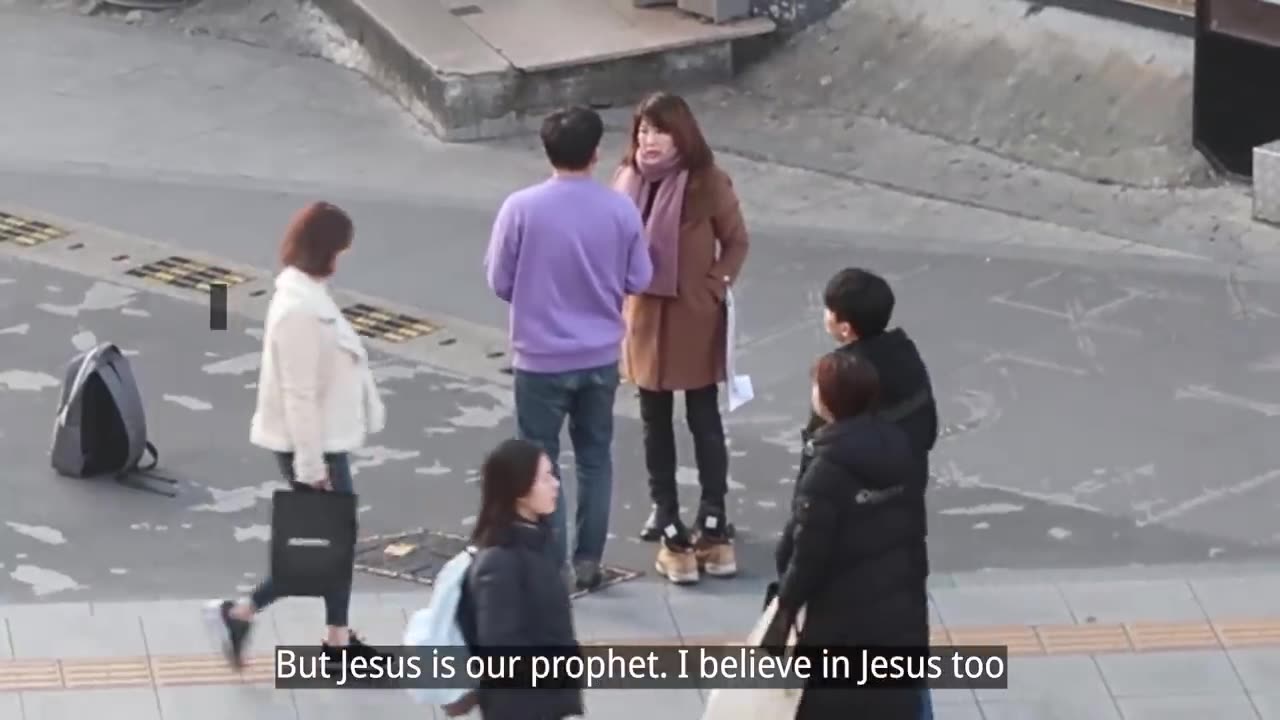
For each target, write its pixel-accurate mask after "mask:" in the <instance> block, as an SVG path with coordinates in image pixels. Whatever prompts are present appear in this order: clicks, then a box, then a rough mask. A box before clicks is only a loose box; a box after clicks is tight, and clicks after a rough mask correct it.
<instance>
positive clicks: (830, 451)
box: [776, 415, 929, 720]
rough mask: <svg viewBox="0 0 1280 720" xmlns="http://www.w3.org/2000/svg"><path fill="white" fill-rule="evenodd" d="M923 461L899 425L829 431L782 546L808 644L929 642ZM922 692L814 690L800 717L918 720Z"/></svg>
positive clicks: (791, 600)
mask: <svg viewBox="0 0 1280 720" xmlns="http://www.w3.org/2000/svg"><path fill="white" fill-rule="evenodd" d="M923 469H924V464H923V458H922V457H921V455H920V453H918V452H916V450H915V448H914V447H912V445H911V443H910V441H909V440H908V438H907V435H906V433H904V432H903V431H902V429H901V428H899V427H897V426H896V425H895V424H894V423H891V422H888V421H886V420H884V419H881V418H878V417H874V416H871V415H862V416H859V417H855V418H850V419H846V420H842V421H840V422H837V423H833V424H830V425H824V426H823V427H822V428H820V429H819V430H818V431H817V432H816V433H815V434H814V437H813V458H812V460H811V462H810V463H809V465H808V467H807V469H806V470H805V473H804V475H803V476H802V477H801V478H800V480H799V482H797V484H796V488H795V497H794V499H793V501H792V507H791V518H790V520H788V522H787V525H786V528H785V530H784V531H783V536H782V539H781V541H780V542H779V544H778V548H777V553H776V561H777V569H778V576H779V581H778V603H779V605H780V606H781V607H783V608H787V609H789V610H791V611H792V612H793V613H794V612H795V611H798V610H799V609H800V608H804V611H805V618H804V624H803V626H802V627H801V629H800V632H799V642H800V644H801V645H806V646H842V647H853V646H897V647H914V648H924V647H927V646H928V644H929V610H928V607H929V605H928V591H927V588H926V580H927V577H928V557H927V545H926V538H925V535H926V528H925V513H924V491H923V490H924V488H923V483H922V481H921V479H920V476H921V473H922V471H923ZM918 712H919V694H918V692H912V691H910V690H906V691H886V690H883V689H874V690H868V689H853V690H843V689H841V690H832V689H822V690H817V689H815V690H812V691H806V693H805V695H804V698H803V700H802V701H801V706H800V712H799V714H798V715H797V718H799V719H800V720H814V719H817V718H833V719H834V718H840V719H842V720H844V719H854V720H860V719H863V718H866V719H868V720H871V719H874V720H899V719H901V720H914V718H915V717H916V715H917V713H918Z"/></svg>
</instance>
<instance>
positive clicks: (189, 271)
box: [125, 255, 249, 291]
mask: <svg viewBox="0 0 1280 720" xmlns="http://www.w3.org/2000/svg"><path fill="white" fill-rule="evenodd" d="M125 274H126V275H132V276H134V277H140V278H144V279H147V280H155V281H156V282H162V283H164V284H166V285H173V286H175V287H180V288H186V289H188V290H203V291H208V289H209V286H210V285H214V284H222V285H227V286H228V287H229V286H231V285H240V284H241V283H245V282H248V281H249V278H248V277H246V276H244V275H241V274H240V273H237V272H233V271H231V270H228V269H226V268H223V267H218V266H217V265H208V264H205V263H202V262H200V261H199V260H191V259H190V258H185V257H182V256H180V255H172V256H170V257H167V258H165V259H163V260H157V261H155V262H151V263H147V264H146V265H142V266H140V267H135V268H130V269H129V270H126V271H125Z"/></svg>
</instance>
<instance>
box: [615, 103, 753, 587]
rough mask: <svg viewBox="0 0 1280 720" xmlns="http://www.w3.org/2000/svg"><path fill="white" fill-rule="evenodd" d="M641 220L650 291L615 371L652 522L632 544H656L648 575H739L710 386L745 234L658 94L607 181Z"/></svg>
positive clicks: (719, 372)
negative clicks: (685, 449)
mask: <svg viewBox="0 0 1280 720" xmlns="http://www.w3.org/2000/svg"><path fill="white" fill-rule="evenodd" d="M614 187H615V188H617V189H618V190H619V191H620V192H622V193H624V194H626V195H628V196H630V197H631V198H632V199H633V200H634V201H635V202H636V205H637V207H639V208H640V211H641V214H642V216H643V217H644V220H645V228H646V231H647V233H648V235H649V243H650V246H651V249H652V257H653V260H654V278H653V283H652V284H651V285H650V287H649V289H648V290H647V291H646V292H645V293H643V294H641V295H636V296H632V297H629V298H628V299H627V304H626V308H625V315H626V320H627V333H626V339H625V341H624V349H623V371H624V373H625V375H626V377H628V378H629V379H630V380H631V381H632V382H634V383H635V384H636V385H637V386H638V387H639V388H640V414H641V418H642V420H643V422H644V449H645V464H646V466H647V468H648V472H649V494H650V497H651V499H652V500H653V513H652V514H651V515H650V517H649V520H648V522H647V523H645V527H644V530H643V531H642V532H641V536H642V537H643V538H644V539H646V540H650V541H654V540H658V539H661V541H662V542H661V547H660V549H659V551H658V559H657V562H656V566H657V570H658V572H660V573H662V574H663V575H664V576H666V577H667V578H668V579H669V580H671V581H672V582H677V583H687V582H696V581H697V579H698V575H699V571H700V570H701V571H703V572H706V573H707V574H708V575H715V576H728V575H733V574H734V573H736V572H737V563H736V561H735V559H734V552H733V544H732V532H731V528H730V527H729V525H728V521H727V518H726V512H725V508H726V505H725V495H726V494H727V493H728V475H729V453H728V448H727V447H726V445H725V436H724V426H723V423H722V422H721V418H720V407H719V397H718V388H717V383H720V382H723V381H724V379H725V332H726V321H727V317H726V313H725V295H726V293H727V292H728V290H729V288H730V286H732V285H733V283H734V281H735V280H736V279H737V277H738V273H739V272H740V271H741V270H742V264H743V262H744V261H745V260H746V256H747V244H748V240H747V230H746V225H745V223H744V222H743V219H742V213H741V211H740V210H739V207H738V198H737V195H736V194H735V193H734V190H733V183H732V181H731V180H730V179H729V176H728V175H726V174H725V173H724V171H723V170H721V169H720V168H719V167H717V166H716V164H715V157H714V155H713V154H712V152H711V148H710V147H708V146H707V142H706V140H705V139H704V138H703V136H702V131H701V130H700V129H699V128H698V123H697V121H696V120H695V119H694V117H693V112H692V111H691V110H690V109H689V106H688V104H686V103H685V101H684V100H683V99H681V98H680V97H678V96H675V95H669V94H666V93H658V94H655V95H652V96H650V97H649V98H648V99H646V100H645V101H644V102H643V103H641V104H640V107H639V108H638V109H637V110H636V113H635V118H634V120H633V122H632V126H631V142H630V143H629V146H628V148H627V153H626V155H625V156H624V157H623V160H622V163H621V165H620V167H619V168H618V171H617V173H616V174H615V176H614ZM676 391H683V392H684V397H685V419H686V421H687V422H688V425H689V431H690V433H691V434H692V435H693V445H694V454H695V456H696V461H697V466H698V484H699V485H700V486H701V488H702V498H701V502H700V503H699V507H698V514H697V519H696V522H695V524H694V530H693V532H690V531H689V530H688V529H687V528H686V527H685V526H684V524H683V523H682V522H681V519H680V501H679V497H678V494H677V490H676V444H675V431H674V427H673V422H672V415H673V413H674V393H675V392H676Z"/></svg>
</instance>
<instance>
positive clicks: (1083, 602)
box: [0, 566, 1280, 720]
mask: <svg viewBox="0 0 1280 720" xmlns="http://www.w3.org/2000/svg"><path fill="white" fill-rule="evenodd" d="M1115 572H1120V569H1118V568H1117V569H1115V570H1114V571H1112V573H1111V574H1114V573H1115ZM1190 573H1191V574H1190V576H1189V577H1174V576H1169V577H1158V576H1155V575H1152V576H1151V578H1150V579H1135V580H1114V579H1099V578H1106V577H1108V575H1107V573H1106V572H1103V573H1097V572H1095V573H1091V574H1090V575H1084V576H1075V577H1073V578H1071V579H1068V580H1064V581H1061V582H1049V581H1041V580H1040V579H1038V578H1039V577H1043V576H1042V575H1041V574H1031V575H1007V576H1005V577H1001V578H992V577H984V575H986V574H978V575H963V576H959V575H957V576H941V577H939V578H937V582H936V583H935V587H934V588H933V590H932V593H931V594H932V600H933V607H934V613H933V615H934V642H935V644H955V645H986V644H1000V645H1007V646H1008V647H1009V652H1010V656H1011V657H1012V660H1011V663H1010V679H1011V680H1010V688H1009V689H1008V690H979V691H976V692H975V691H970V690H938V691H935V697H936V703H937V705H938V707H937V717H939V718H943V719H950V718H955V719H957V720H961V719H964V718H986V719H987V720H994V719H995V718H1011V719H1012V718H1018V719H1019V720H1022V719H1025V720H1033V719H1037V718H1054V719H1056V720H1069V719H1075V718H1079V720H1108V719H1111V718H1115V719H1120V718H1125V719H1137V718H1155V717H1159V718H1162V719H1164V720H1167V719H1168V718H1182V717H1185V718H1206V717H1210V716H1211V715H1212V717H1214V718H1216V720H1236V719H1238V718H1239V719H1243V718H1252V719H1254V720H1258V719H1259V718H1262V719H1267V718H1280V612H1277V609H1278V608H1280V568H1276V567H1261V566H1259V567H1253V568H1248V567H1241V568H1238V572H1233V573H1224V572H1222V571H1221V570H1218V571H1214V572H1212V573H1204V572H1197V571H1195V570H1191V571H1190ZM428 597H429V593H428V591H426V590H425V589H424V590H422V591H407V592H383V593H362V594H359V595H358V596H357V597H356V598H355V599H354V602H353V618H354V620H353V623H354V624H355V625H357V626H358V628H359V630H360V631H362V632H363V633H365V634H366V635H367V637H368V639H369V641H370V642H371V643H373V644H376V645H395V644H399V642H400V638H401V637H402V633H403V630H404V625H405V620H406V617H407V613H411V612H413V611H414V610H416V609H417V608H419V607H422V606H424V605H425V603H426V601H427V599H428ZM759 599H760V588H759V587H758V583H756V582H747V581H733V580H730V581H726V582H715V583H710V582H709V583H704V584H703V585H702V586H699V587H696V588H693V589H686V588H676V587H671V586H667V585H665V584H660V583H656V582H647V581H637V582H630V583H624V584H621V585H617V586H614V587H612V588H609V589H607V590H605V591H603V592H601V593H599V594H596V595H591V596H587V597H585V598H582V599H579V600H577V601H576V602H575V611H576V612H575V615H576V622H577V627H578V632H579V636H580V639H581V640H582V641H584V642H588V643H600V644H617V645H660V644H669V643H678V644H684V645H699V644H704V645H705V644H726V643H733V642H737V641H739V640H740V639H741V638H742V637H744V636H745V633H746V632H747V630H748V629H749V628H750V626H751V624H752V623H753V621H754V619H755V617H756V614H757V612H758V608H759ZM203 602H204V600H203V599H199V600H197V599H192V600H186V601H182V600H171V601H161V602H92V603H90V602H84V603H57V604H47V605H9V606H0V618H3V620H4V624H3V625H2V626H0V631H2V632H4V633H5V635H6V636H7V637H6V638H4V639H3V641H0V657H3V656H4V655H6V654H8V653H11V654H12V659H11V660H7V661H6V660H0V717H3V718H15V720H16V719H18V718H21V719H22V720H37V719H38V720H62V719H63V718H66V719H68V720H70V719H71V718H81V717H84V716H88V715H90V714H93V715H96V716H98V717H102V718H111V719H114V718H122V719H123V718H130V719H131V720H132V719H138V720H151V719H154V720H161V719H164V720H175V719H176V720H203V719H204V718H209V719H210V720H212V719H214V718H229V717H252V718H263V720H267V719H270V720H285V719H288V720H316V719H317V718H328V717H351V716H352V713H356V712H368V711H373V712H376V713H377V717H383V718H401V717H403V718H420V717H431V716H432V710H431V709H430V708H425V707H418V706H414V705H413V703H412V702H411V701H410V699H409V698H408V697H407V696H406V695H405V694H404V693H403V692H400V691H394V690H390V691H383V690H365V691H361V692H355V691H347V692H339V691H337V690H292V691H289V690H275V689H274V688H273V687H272V669H271V664H270V656H271V649H272V647H273V646H275V645H277V644H286V645H303V644H313V643H315V642H316V641H317V639H318V637H319V635H318V632H319V630H320V627H319V623H320V622H321V617H322V616H321V612H320V607H319V605H318V603H317V602H315V601H311V600H304V599H288V600H284V601H282V602H281V603H279V604H278V605H277V606H275V607H273V608H271V609H269V610H268V611H267V612H266V613H265V614H264V616H263V619H262V620H261V621H260V623H259V626H258V627H257V628H256V629H255V635H254V637H253V640H252V647H251V648H250V650H249V654H250V656H252V658H253V660H252V662H251V664H250V667H249V668H248V669H247V670H246V671H245V673H244V674H242V675H235V674H232V673H231V672H229V671H228V670H227V669H226V668H225V665H224V664H223V662H222V660H221V658H220V657H219V656H218V655H217V654H216V652H215V647H214V645H213V642H212V640H211V638H210V637H209V636H208V634H207V633H206V630H205V627H204V625H203V624H202V620H201V615H200V608H201V605H202V603H203ZM703 701H704V697H703V694H702V693H700V692H699V691H697V690H645V691H640V690H625V691H620V690H597V691H589V692H588V699H587V702H588V714H589V716H590V717H608V718H620V719H630V718H636V719H638V718H642V717H652V713H653V710H654V709H655V708H661V709H662V712H663V714H664V715H666V716H668V717H671V718H673V720H674V719H675V718H696V717H698V715H699V713H700V708H701V706H702V702H703Z"/></svg>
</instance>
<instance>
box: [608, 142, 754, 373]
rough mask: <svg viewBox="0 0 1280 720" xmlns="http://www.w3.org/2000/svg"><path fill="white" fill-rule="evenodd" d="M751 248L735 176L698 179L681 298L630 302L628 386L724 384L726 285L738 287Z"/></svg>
mask: <svg viewBox="0 0 1280 720" xmlns="http://www.w3.org/2000/svg"><path fill="white" fill-rule="evenodd" d="M747 246H748V238H747V227H746V223H745V222H744V221H743V218H742V212H741V210H740V208H739V205H738V196H737V193H735V192H734V189H733V182H732V181H731V180H730V179H729V176H728V175H726V174H725V173H724V172H723V171H722V170H720V169H719V168H717V167H714V166H713V167H711V168H709V169H707V170H704V171H700V172H697V173H690V175H689V182H688V184H687V185H686V188H685V195H684V209H683V211H682V213H681V221H680V239H679V255H678V261H677V262H678V270H677V275H678V284H677V288H678V290H677V292H678V293H679V296H678V297H674V298H667V297H659V296H654V295H635V296H631V297H628V298H627V302H626V306H625V308H624V313H625V317H626V322H627V333H626V337H625V339H624V341H623V348H622V371H623V375H624V376H625V377H626V378H627V379H628V380H630V381H631V382H633V383H635V384H636V385H637V386H639V387H641V388H644V389H646V390H696V389H698V388H703V387H707V386H708V385H714V384H716V383H718V382H722V381H723V380H724V375H725V367H724V366H725V356H724V344H725V330H726V316H725V307H724V298H725V289H726V287H725V284H724V281H723V279H722V278H723V277H724V276H726V275H727V276H728V277H729V279H730V280H729V284H730V285H732V284H733V282H734V281H735V280H737V278H738V273H739V272H740V271H741V270H742V264H743V262H744V261H745V260H746V259H747ZM717 251H718V254H719V257H718V258H717Z"/></svg>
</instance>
